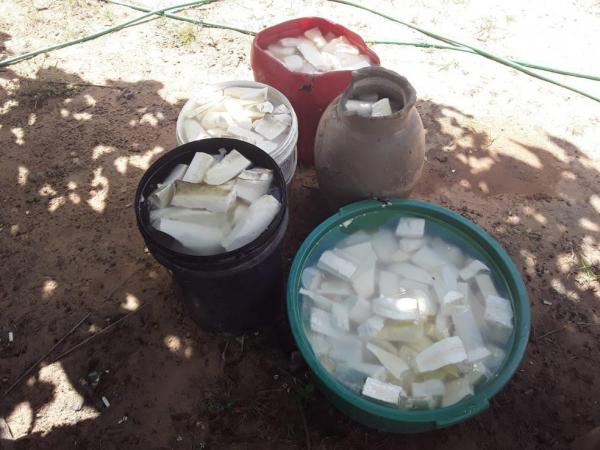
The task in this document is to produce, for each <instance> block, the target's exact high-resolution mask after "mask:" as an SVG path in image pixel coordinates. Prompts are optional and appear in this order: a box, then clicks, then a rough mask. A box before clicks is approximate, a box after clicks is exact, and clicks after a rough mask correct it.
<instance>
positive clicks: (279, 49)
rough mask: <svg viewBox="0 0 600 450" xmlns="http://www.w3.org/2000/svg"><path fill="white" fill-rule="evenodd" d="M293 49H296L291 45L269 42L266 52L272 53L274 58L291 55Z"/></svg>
mask: <svg viewBox="0 0 600 450" xmlns="http://www.w3.org/2000/svg"><path fill="white" fill-rule="evenodd" d="M295 51H296V49H295V48H293V47H284V46H283V45H277V44H271V45H269V46H268V47H267V52H270V53H272V54H273V56H275V57H276V58H277V57H285V56H288V55H293V54H294V52H295Z"/></svg>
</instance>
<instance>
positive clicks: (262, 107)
mask: <svg viewBox="0 0 600 450" xmlns="http://www.w3.org/2000/svg"><path fill="white" fill-rule="evenodd" d="M298 58H300V57H299V56H298ZM189 103H190V106H189V107H186V108H185V110H184V112H183V116H184V120H183V129H182V130H181V133H182V136H181V139H182V140H183V142H191V141H196V140H199V139H206V138H211V137H234V138H237V139H241V140H243V141H246V142H250V143H251V144H254V145H256V146H257V147H260V148H261V149H263V150H264V151H266V152H267V153H270V152H273V151H274V150H275V149H277V148H278V147H279V145H280V144H281V143H282V142H283V141H284V140H285V138H286V137H287V135H288V134H289V130H290V127H291V125H292V115H291V112H290V110H289V109H288V108H287V106H285V105H284V104H281V103H280V104H278V103H277V102H273V101H272V100H269V91H268V88H266V87H264V88H261V87H257V88H254V87H235V86H234V87H228V88H224V89H222V90H217V91H210V90H208V91H201V92H199V93H198V94H197V95H196V96H194V97H193V98H192V99H190V102H189ZM196 164H199V163H196ZM192 165H194V162H193V161H192ZM200 167H202V168H204V167H205V165H204V164H202V165H200ZM195 172H196V171H192V172H190V174H189V175H188V176H189V177H190V178H192V179H193V180H194V181H193V182H200V181H202V180H199V181H195V180H196V179H197V178H198V177H199V175H195ZM199 174H201V171H200V172H199ZM209 180H210V179H209ZM184 181H191V180H184ZM208 183H209V184H210V181H208Z"/></svg>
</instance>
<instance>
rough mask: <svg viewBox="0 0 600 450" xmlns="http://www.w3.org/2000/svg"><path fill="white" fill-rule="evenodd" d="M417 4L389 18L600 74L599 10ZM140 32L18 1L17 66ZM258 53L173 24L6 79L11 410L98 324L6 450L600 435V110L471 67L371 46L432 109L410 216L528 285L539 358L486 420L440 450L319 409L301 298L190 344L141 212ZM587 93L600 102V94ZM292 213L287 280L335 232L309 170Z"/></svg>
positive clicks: (59, 4)
mask: <svg viewBox="0 0 600 450" xmlns="http://www.w3.org/2000/svg"><path fill="white" fill-rule="evenodd" d="M409 3H410V4H408V3H407V2H400V1H395V2H393V3H391V2H384V1H375V2H370V4H371V5H372V6H373V7H375V8H380V9H382V10H385V11H386V12H388V13H389V14H392V15H395V16H399V17H402V18H404V19H405V20H407V21H409V22H412V23H414V24H418V25H420V26H423V27H426V28H431V29H435V30H436V31H438V32H440V33H443V34H446V35H450V36H454V37H456V38H461V39H463V40H465V41H468V42H473V43H476V44H477V45H480V46H485V47H486V48H489V49H493V50H496V51H497V52H501V53H503V54H505V55H508V56H512V57H518V58H521V59H526V60H530V61H532V62H536V63H543V64H547V65H554V66H558V67H563V68H566V69H571V70H576V71H582V72H584V71H587V72H591V73H594V72H595V73H596V75H598V73H599V72H600V70H598V69H600V67H598V59H597V42H598V38H599V37H600V36H599V35H598V30H600V4H599V3H598V2H597V1H578V0H572V1H564V2H544V1H531V2H519V1H516V0H515V1H505V2H502V3H501V4H500V3H499V4H498V5H496V6H493V7H492V6H489V5H488V4H485V5H484V4H483V2H475V1H474V0H445V1H437V0H417V1H414V2H409ZM144 4H146V5H150V6H151V7H156V6H157V2H150V1H146V2H144ZM163 4H164V3H163ZM137 14H138V13H137V12H133V11H131V10H128V9H127V8H124V7H121V6H116V5H108V4H105V3H101V2H97V1H93V0H87V1H86V0H64V1H58V0H33V1H31V0H26V1H25V0H19V1H13V0H0V30H1V31H0V58H4V57H8V56H10V55H16V54H20V53H22V52H24V51H27V50H29V49H34V48H38V47H41V46H45V45H48V44H50V43H57V42H62V41H64V40H68V39H73V38H75V37H77V36H80V35H83V34H85V33H89V32H91V31H94V30H98V29H102V28H104V27H107V26H109V25H111V24H116V23H118V22H121V21H123V20H125V19H126V18H127V17H133V16H134V15H137ZM183 14H189V15H190V16H194V17H202V18H206V19H207V20H211V21H213V22H219V23H227V24H229V25H236V26H240V27H244V28H248V29H251V30H259V29H261V28H263V27H265V26H268V25H272V24H275V23H277V22H280V21H282V20H285V19H287V18H292V17H298V16H302V15H320V16H323V17H328V18H330V19H332V20H334V21H337V22H340V23H342V24H344V25H346V26H348V27H349V28H351V29H354V30H356V31H357V32H359V33H360V34H362V35H363V36H364V37H365V38H367V39H396V40H405V41H406V40H411V41H415V40H417V39H421V36H418V35H416V34H415V33H414V32H411V31H408V30H406V29H404V28H402V27H401V26H399V25H396V24H393V23H391V22H387V21H385V20H384V19H382V18H378V17H375V16H373V15H370V14H369V13H367V12H364V11H358V10H354V9H351V8H350V7H348V6H344V5H340V4H334V3H328V2H323V1H308V2H300V1H292V0H280V1H261V2H258V1H257V2H243V1H241V0H231V1H229V0H225V1H222V2H219V3H215V4H212V5H208V6H203V7H200V8H195V9H194V10H192V11H187V12H185V13H183ZM251 39H252V38H251V37H250V36H246V35H243V34H239V33H235V32H233V31H224V30H217V29H201V28H197V27H194V26H191V25H188V24H185V23H181V22H175V21H171V20H168V19H164V18H163V19H158V20H153V21H149V22H148V23H145V24H143V25H140V26H136V27H130V28H127V29H124V30H122V31H120V32H118V33H115V34H111V35H108V36H105V37H102V38H100V39H97V40H94V41H91V42H88V43H84V44H81V45H78V46H75V47H70V48H67V49H63V50H59V51H57V52H55V53H52V54H50V55H48V56H39V57H36V58H34V59H32V60H29V61H26V62H23V63H20V64H16V65H13V66H10V67H8V68H4V69H0V149H1V150H0V157H1V159H0V202H1V206H0V256H1V260H2V264H1V265H0V307H1V309H0V311H1V312H0V392H4V391H5V390H6V389H7V388H8V386H9V385H10V384H12V382H13V381H14V380H15V379H16V378H17V377H18V376H19V375H20V374H21V373H22V372H23V371H24V370H25V369H26V368H27V367H28V366H29V365H30V364H32V363H33V362H34V361H36V360H37V359H38V358H39V357H40V356H42V355H43V354H44V353H45V352H46V351H47V350H48V349H49V348H50V347H51V346H52V345H53V344H54V343H55V342H56V341H57V339H59V338H60V336H62V335H63V334H64V333H65V332H66V331H68V330H69V329H70V328H71V327H72V326H73V325H74V324H75V323H77V322H78V321H79V320H80V319H81V318H82V317H84V315H85V314H86V313H88V312H89V313H91V314H90V316H89V318H88V319H87V320H86V321H85V323H84V325H83V326H82V327H80V328H79V329H78V331H77V332H76V333H75V334H74V335H73V336H71V337H70V338H69V339H68V340H67V342H65V343H63V344H62V345H61V347H60V348H59V349H58V350H57V351H56V352H55V353H53V354H52V355H51V356H49V357H47V358H44V360H43V361H42V363H41V365H40V368H39V369H36V370H34V371H33V372H32V373H31V375H30V376H28V377H27V378H26V379H25V380H23V382H22V383H21V384H19V385H18V387H17V388H16V389H15V390H14V391H13V392H12V393H11V394H10V395H8V396H5V397H3V398H1V399H0V417H4V418H5V419H6V423H7V424H8V427H9V428H10V430H11V431H12V435H13V436H14V440H13V441H9V440H7V439H5V440H3V441H1V443H0V446H2V445H4V446H5V447H6V448H10V446H13V447H14V448H17V449H38V448H48V449H50V448H51V449H71V448H81V449H105V450H106V449H117V448H118V449H134V448H135V449H138V448H143V449H171V448H172V449H179V448H181V449H199V448H240V449H241V448H257V449H258V448H260V449H263V448H308V447H309V446H311V447H312V448H319V449H320V448H323V449H326V448H369V449H378V448H406V449H416V448H428V449H429V448H430V449H436V448H460V449H493V448H498V449H505V448H523V449H532V448H543V449H547V448H560V449H562V448H566V447H567V446H568V445H569V444H570V442H572V441H573V439H575V438H576V437H577V436H579V435H581V434H583V433H585V432H587V431H589V430H590V429H592V428H593V427H594V426H598V425H600V415H599V413H598V412H599V411H600V408H599V405H598V400H600V385H599V381H598V376H597V375H598V373H599V371H600V358H599V357H600V341H599V338H600V308H599V303H598V302H599V301H600V293H599V292H600V291H599V290H598V289H599V286H598V279H599V275H600V269H599V266H598V265H599V263H600V256H599V254H598V244H599V240H600V195H599V193H598V190H599V189H598V186H599V181H600V151H599V149H598V142H600V140H599V137H600V131H599V129H600V127H599V125H600V108H599V106H598V103H595V102H593V101H591V100H588V99H585V98H583V97H580V96H578V95H576V94H573V93H570V92H567V91H564V90H561V89H559V88H556V87H553V86H551V85H548V84H545V83H543V82H540V81H537V80H533V79H530V78H528V77H526V76H524V75H521V74H519V73H517V72H515V71H512V70H510V69H507V68H504V67H502V66H499V65H497V64H495V63H493V62H489V61H484V60H482V59H480V58H477V57H475V56H471V55H466V54H461V53H453V52H448V51H441V50H423V49H416V48H411V47H391V46H387V47H385V46H382V45H376V46H374V49H375V51H376V52H377V53H378V54H379V55H380V57H381V60H382V63H383V64H384V65H386V66H387V67H389V68H391V69H394V70H397V71H398V72H400V73H402V74H403V75H405V76H407V77H408V78H409V80H411V82H412V83H413V84H414V86H415V87H416V89H417V92H418V95H419V98H420V100H419V104H418V109H419V111H420V113H421V115H422V117H423V121H424V124H425V127H426V129H427V149H428V154H427V162H426V166H425V172H424V176H423V178H422V181H421V183H420V184H419V186H418V188H417V190H416V191H415V192H414V194H413V196H414V197H415V198H420V199H425V200H428V201H432V202H436V203H440V204H442V205H444V206H446V207H448V208H450V209H452V210H454V211H457V212H459V213H461V214H463V215H464V216H466V217H468V218H470V219H472V220H474V221H475V222H477V223H478V224H480V225H481V226H482V227H484V228H485V229H486V230H487V231H488V232H489V233H491V234H492V235H493V236H495V237H496V238H497V239H498V240H499V241H500V242H501V243H502V244H503V245H504V246H505V247H506V249H507V250H508V252H509V254H510V255H511V256H512V258H513V259H514V261H515V263H516V264H517V266H518V267H519V269H520V270H521V271H522V274H523V277H524V279H525V281H526V283H527V286H528V290H529V295H530V302H531V309H532V320H533V322H532V334H531V339H530V342H529V346H528V350H527V354H526V356H525V358H524V360H523V363H522V365H521V367H520V368H519V370H518V372H517V373H516V375H515V377H514V378H513V380H512V381H511V382H510V383H509V384H508V385H507V387H506V388H505V389H504V390H503V391H502V392H501V393H500V394H499V395H498V396H496V397H495V398H494V399H493V400H492V401H491V404H490V408H489V410H487V411H486V412H484V413H483V414H481V415H480V416H478V417H476V418H475V419H473V420H470V421H468V422H466V423H463V424H461V425H458V426H454V427H452V428H449V429H445V430H439V431H435V432H431V433H426V434H421V435H410V436H402V435H392V434H386V433H379V432H375V431H372V430H369V429H366V428H364V427H362V426H359V425H357V424H355V423H353V422H352V421H350V420H349V419H348V418H346V417H345V416H344V415H342V414H341V413H339V412H338V411H337V410H335V409H334V408H333V407H332V406H331V405H330V404H329V403H328V402H327V401H326V400H325V398H324V397H323V396H322V395H321V394H320V393H319V392H317V391H315V390H314V386H313V383H312V381H311V379H310V376H309V374H307V373H306V368H305V367H304V366H303V364H302V361H301V360H300V359H299V358H298V355H297V354H296V353H294V345H293V342H292V339H291V336H290V334H289V331H288V328H287V323H286V319H285V314H284V310H283V303H284V299H283V298H282V299H281V303H282V309H281V313H280V315H279V319H278V322H277V324H276V325H274V326H273V327H272V328H269V329H266V330H263V331H261V332H260V333H257V334H251V335H248V336H245V337H244V338H243V339H242V338H237V339H236V338H233V337H226V336H218V335H212V334H209V333H206V332H203V331H201V330H199V329H198V328H197V327H196V326H195V325H194V323H193V322H192V321H191V320H190V319H189V318H188V317H187V316H186V314H185V312H184V310H183V309H182V307H181V306H180V305H179V303H178V301H177V297H176V293H175V291H174V289H173V287H172V286H171V285H170V281H169V277H168V275H167V273H166V272H165V271H164V270H163V269H162V268H161V266H159V265H158V264H157V263H156V262H155V261H154V260H153V259H152V257H151V256H150V255H148V254H147V253H146V252H145V251H144V244H143V241H142V239H141V237H140V235H139V233H138V231H137V228H136V224H135V219H134V215H133V209H132V200H133V195H134V191H135V188H136V185H137V182H138V180H139V179H140V177H141V175H142V173H143V172H144V170H145V169H146V168H147V167H148V165H149V164H150V163H151V162H152V161H153V160H155V159H156V158H157V157H159V156H160V155H161V154H163V153H164V152H166V151H168V150H169V149H171V148H173V147H174V146H175V120H176V118H177V114H178V111H179V109H180V108H181V106H182V104H183V102H184V101H185V99H186V98H187V96H188V95H189V94H190V93H191V92H193V91H194V89H196V88H197V87H198V86H200V85H202V84H203V83H207V82H214V81H219V80H231V79H251V77H252V74H251V70H250V67H249V48H250V43H251ZM564 80H565V81H567V79H566V78H565V79H564ZM573 84H575V85H577V86H579V87H580V88H582V89H587V90H589V91H591V92H594V93H595V95H597V96H598V95H600V89H599V88H598V85H597V83H594V82H591V81H573ZM290 194H291V220H290V226H289V230H288V235H287V241H286V247H285V256H286V265H288V266H289V264H290V261H291V259H292V258H293V256H294V254H295V250H296V249H297V248H298V246H299V245H300V243H301V242H302V240H303V239H304V238H305V237H306V235H307V234H308V233H309V232H310V230H311V229H312V228H313V227H315V226H316V225H317V224H318V223H319V222H321V221H322V220H323V219H324V218H325V217H326V214H327V213H326V212H325V210H324V209H322V208H321V206H320V203H319V191H318V189H317V185H316V180H315V174H314V171H313V170H312V169H311V168H305V167H301V168H299V169H298V171H297V173H296V177H295V179H294V181H293V183H292V185H291V186H290ZM140 304H144V305H145V307H144V308H143V309H142V310H140V311H139V312H137V313H135V314H134V315H133V316H132V317H130V318H128V319H127V320H126V321H124V322H123V324H122V325H121V326H119V327H118V328H116V329H115V330H114V331H112V332H110V333H108V334H106V335H104V336H101V337H99V338H97V339H95V340H94V341H92V342H90V343H88V344H87V345H86V346H84V347H83V348H81V349H80V350H78V351H77V352H75V353H73V354H71V355H69V356H67V357H65V358H63V359H62V360H60V361H59V362H53V361H54V359H55V357H56V356H57V355H58V354H59V353H60V352H61V351H63V350H65V349H67V348H68V347H70V346H71V345H74V344H75V343H77V342H79V341H80V340H82V339H83V338H85V337H87V336H90V335H93V334H94V333H96V332H97V331H98V330H99V329H101V328H102V327H104V326H106V325H108V324H110V323H114V322H115V321H116V320H118V319H119V318H120V317H122V316H123V315H124V314H126V313H128V312H129V311H132V310H135V309H136V308H137V307H138V305H140ZM9 331H12V332H13V333H14V342H13V343H9V342H8V339H7V335H8V332H9ZM94 371H96V372H101V373H102V374H103V375H102V377H101V379H100V382H99V383H98V385H97V386H96V387H95V388H94V389H93V390H92V391H91V394H90V389H91V388H86V387H84V386H83V385H82V384H81V383H80V380H81V379H82V378H84V377H86V376H87V375H88V374H90V373H91V372H94ZM101 396H105V397H106V398H107V399H108V400H109V402H110V407H109V408H104V407H102V405H101V404H99V403H98V398H99V397H101ZM82 400H84V403H83V404H81V402H82ZM5 428H6V427H5ZM5 428H4V429H3V428H2V427H0V434H2V433H4V434H3V435H4V437H6V436H8V434H7V430H6V429H5ZM2 430H3V431H2ZM3 448H4V447H3Z"/></svg>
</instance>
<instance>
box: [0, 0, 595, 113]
mask: <svg viewBox="0 0 600 450" xmlns="http://www.w3.org/2000/svg"><path fill="white" fill-rule="evenodd" d="M105 1H106V2H107V3H112V4H116V5H120V6H125V7H127V8H131V9H135V10H138V11H145V12H146V14H143V15H141V16H139V17H136V18H134V19H131V20H128V21H126V22H123V23H120V24H118V25H114V26H112V27H109V28H106V29H104V30H102V31H98V32H96V33H93V34H89V35H86V36H83V37H81V38H78V39H74V40H72V41H68V42H63V43H61V44H56V45H52V46H49V47H44V48H41V49H38V50H34V51H31V52H27V53H24V54H22V55H18V56H14V57H12V58H6V59H4V60H2V61H0V68H1V67H6V66H9V65H11V64H16V63H18V62H21V61H24V60H27V59H30V58H33V57H34V56H37V55H40V54H42V53H48V52H51V51H54V50H58V49H61V48H65V47H69V46H72V45H76V44H79V43H82V42H86V41H89V40H92V39H96V38H98V37H100V36H104V35H106V34H109V33H112V32H115V31H119V30H121V29H123V28H126V27H129V26H134V25H139V24H141V23H146V22H147V21H148V20H152V17H153V16H165V17H168V18H171V19H176V20H181V21H185V22H189V23H192V24H195V25H200V26H204V27H209V28H221V29H224V30H231V31H236V32H238V33H243V34H246V35H250V36H253V35H255V34H256V33H255V32H254V31H250V30H245V29H242V28H237V27H232V26H229V25H222V24H216V23H211V22H205V21H203V20H197V19H192V18H190V17H185V16H181V15H178V14H172V13H168V12H167V11H171V10H179V9H185V8H188V7H191V6H198V5H205V4H209V3H213V2H216V1H219V0H196V1H191V2H186V3H181V4H177V5H172V6H168V7H165V8H161V9H156V10H149V9H147V8H143V7H141V6H136V5H131V4H128V3H122V2H119V1H116V0H105ZM329 1H332V2H335V3H342V4H345V5H348V6H353V7H355V8H359V9H363V10H365V11H368V12H370V13H373V14H376V15H378V16H381V17H383V18H385V19H388V20H391V21H394V22H397V23H399V24H401V25H404V26H407V27H409V28H411V29H413V30H415V31H418V32H420V33H423V34H425V35H426V36H429V37H431V38H433V39H436V40H439V41H441V42H444V43H445V44H448V45H436V44H429V43H426V42H400V41H367V42H369V43H371V44H392V45H405V46H413V47H420V48H435V49H443V50H454V51H460V52H465V53H473V54H477V55H480V56H483V57H485V58H487V59H491V60H493V61H496V62H498V63H500V64H503V65H505V66H508V67H511V68H513V69H515V70H518V71H520V72H523V73H525V74H527V75H529V76H532V77H534V78H538V79H540V80H542V81H546V82H548V83H552V84H554V85H556V86H559V87H562V88H564V89H568V90H570V91H572V92H576V93H578V94H580V95H583V96H584V97H587V98H590V99H592V100H595V101H597V102H600V98H598V97H595V96H593V95H591V94H588V93H587V92H584V91H581V90H579V89H577V88H574V87H571V86H569V85H566V84H563V83H560V82H558V81H556V80H553V79H551V78H547V77H545V76H543V75H540V74H538V73H536V72H532V71H531V70H528V69H527V68H531V69H536V70H543V71H547V72H553V73H557V74H561V75H568V76H572V77H579V78H586V79H589V80H594V81H600V77H599V76H595V75H588V74H582V73H576V72H571V71H566V70H561V69H554V68H550V67H545V66H541V65H538V64H532V63H527V62H524V61H517V60H513V59H508V58H504V57H502V56H498V55H495V54H493V53H490V52H488V51H486V50H483V49H479V48H477V47H474V46H471V45H467V44H463V43H461V42H458V41H456V40H453V39H449V38H446V37H444V36H441V35H438V34H435V33H433V32H430V31H428V30H425V29H423V28H420V27H417V26H414V25H411V24H409V23H406V22H403V21H401V20H399V19H396V18H394V17H391V16H388V15H386V14H383V13H381V12H379V11H376V10H374V9H371V8H368V7H366V6H362V5H358V4H356V3H352V2H349V1H346V0H329Z"/></svg>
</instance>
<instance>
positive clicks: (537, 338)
mask: <svg viewBox="0 0 600 450" xmlns="http://www.w3.org/2000/svg"><path fill="white" fill-rule="evenodd" d="M565 328H567V326H566V325H563V326H562V327H560V328H557V329H556V330H552V331H548V332H547V333H544V334H542V335H541V336H538V337H536V338H535V340H536V341H539V340H540V339H544V338H545V337H548V336H551V335H553V334H556V333H559V332H561V331H563V330H564V329H565Z"/></svg>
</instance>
